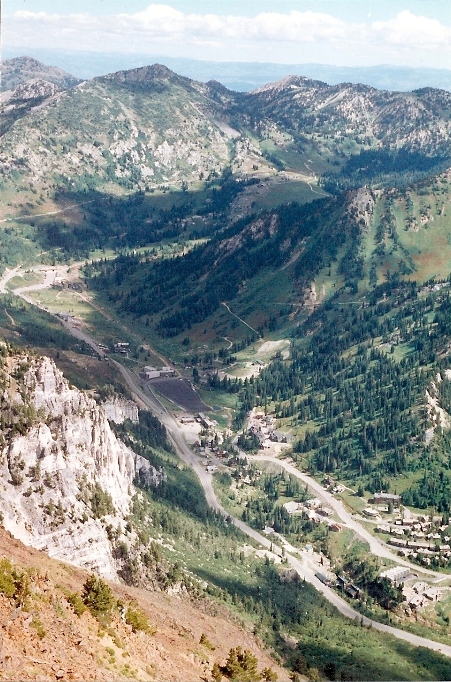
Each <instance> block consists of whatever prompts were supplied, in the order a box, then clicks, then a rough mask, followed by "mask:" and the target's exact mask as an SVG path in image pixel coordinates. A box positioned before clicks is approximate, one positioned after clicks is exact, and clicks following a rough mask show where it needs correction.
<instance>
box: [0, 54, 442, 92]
mask: <svg viewBox="0 0 451 682" xmlns="http://www.w3.org/2000/svg"><path fill="white" fill-rule="evenodd" d="M28 52H29V48H17V49H15V50H14V51H13V50H8V49H4V50H3V58H4V59H9V58H11V57H18V56H21V55H22V54H26V53H28ZM32 52H33V57H35V58H36V59H39V60H42V61H44V62H46V63H51V64H58V65H59V66H60V67H61V68H63V69H66V70H67V71H69V72H70V73H74V74H75V75H76V76H77V77H78V78H82V79H90V78H94V77H95V76H101V75H103V74H105V73H109V72H112V71H118V70H119V69H133V68H137V67H140V66H145V65H147V64H150V63H153V62H161V63H163V64H166V65H167V66H168V67H169V68H170V69H172V70H173V71H176V72H177V73H180V74H181V75H183V76H187V77H188V78H193V79H194V80H199V81H203V82H206V81H209V80H218V81H220V82H221V83H223V85H225V86H226V87H227V88H229V89H230V90H237V91H240V92H249V91H250V90H254V89H256V88H258V87H260V86H261V85H264V84H265V83H268V82H269V81H276V80H280V79H281V78H284V77H285V76H287V75H288V74H297V75H301V76H306V77H307V78H313V79H316V80H321V81H324V82H326V83H328V84H329V85H336V84H337V83H343V82H348V83H364V84H365V85H371V86H372V87H374V88H378V89H379V90H399V91H403V92H407V91H410V90H416V89H418V88H424V87H433V88H440V89H443V90H450V91H451V70H448V69H428V68H412V67H408V66H391V65H388V64H381V65H375V66H366V67H363V66H362V67H358V66H333V65H331V64H310V63H307V64H273V63H265V62H210V61H200V60H196V59H184V58H174V57H167V56H163V55H158V54H121V53H104V52H81V51H80V52H67V51H64V50H56V49H54V50H52V49H43V48H35V49H33V51H32ZM3 89H5V88H4V87H3Z"/></svg>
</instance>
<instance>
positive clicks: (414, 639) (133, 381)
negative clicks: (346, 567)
mask: <svg viewBox="0 0 451 682" xmlns="http://www.w3.org/2000/svg"><path fill="white" fill-rule="evenodd" d="M67 329H68V331H70V332H71V333H72V334H74V336H77V338H80V336H78V333H80V332H81V330H79V329H76V328H74V327H73V326H68V327H67ZM82 334H83V340H85V341H86V343H89V344H90V345H91V346H92V347H93V348H94V347H95V348H97V349H98V344H97V343H96V341H95V339H93V338H92V337H90V336H89V335H88V334H85V333H84V332H82ZM99 350H100V349H98V351H97V352H99ZM99 355H100V352H99ZM112 362H113V363H114V365H115V366H116V367H117V369H118V370H119V371H120V373H121V374H122V376H123V377H124V379H125V380H126V382H127V384H128V386H129V387H130V388H131V390H132V391H133V393H134V394H135V395H136V397H137V398H138V400H139V402H140V403H141V404H142V405H144V406H146V407H149V408H150V409H151V410H152V411H153V412H154V414H155V415H156V416H158V417H159V419H161V421H162V422H163V423H164V425H165V426H166V427H167V430H168V436H169V438H170V440H171V442H172V443H173V445H174V447H175V449H176V451H177V453H178V455H179V456H180V458H181V459H182V460H183V461H184V462H185V463H186V464H188V465H189V466H190V467H192V468H193V470H194V471H195V472H196V474H197V476H198V477H199V480H200V483H201V485H202V487H203V489H204V492H205V496H206V499H207V502H208V504H209V505H210V507H211V508H212V509H215V510H216V511H217V512H219V513H220V514H223V515H224V516H225V517H227V518H229V519H230V520H231V522H232V523H234V525H235V526H236V527H237V528H239V529H240V530H241V531H243V533H245V534H246V535H247V536H248V537H251V538H253V539H254V540H255V541H256V542H258V543H259V544H260V545H262V546H263V547H266V548H267V549H271V548H272V550H273V552H277V553H278V554H281V551H280V550H279V549H278V548H277V547H274V546H273V544H272V543H271V541H270V540H269V539H268V538H267V537H265V536H263V535H261V533H259V532H258V531H256V530H254V529H253V528H251V527H250V526H248V525H247V524H246V523H244V521H242V520H241V519H238V518H235V517H231V516H230V515H229V514H228V513H227V512H226V510H225V509H224V508H223V507H222V506H221V505H220V504H219V502H218V500H217V498H216V495H215V492H214V490H213V484H212V476H211V474H209V473H207V472H206V471H205V469H204V467H203V466H202V465H201V463H200V462H199V461H198V459H197V458H196V457H195V455H194V454H193V452H192V451H191V449H190V448H189V447H188V445H187V443H186V441H185V440H184V438H183V434H182V432H181V430H180V427H179V425H178V424H177V422H176V421H175V419H174V418H173V417H172V415H170V414H169V413H168V412H167V410H166V409H165V407H164V406H163V405H162V404H161V402H160V401H159V400H158V398H157V397H156V396H155V395H154V394H152V393H150V392H145V391H143V390H142V388H141V386H140V381H139V378H138V377H137V376H136V375H135V374H134V373H133V372H131V371H130V370H129V369H128V368H127V367H124V366H123V365H121V364H120V363H119V362H117V361H116V360H113V361H112ZM147 390H148V391H150V389H148V388H147ZM274 459H275V458H274ZM275 462H276V463H278V464H282V462H280V461H279V460H276V459H275ZM284 464H287V463H284ZM288 466H292V465H288ZM293 470H294V471H295V472H296V473H297V474H300V473H301V472H299V471H298V470H297V469H295V468H294V467H293ZM295 475H296V474H295ZM303 476H304V474H303ZM307 478H309V477H307ZM306 482H308V483H309V485H310V482H312V484H316V486H317V488H316V489H317V490H318V492H319V490H320V491H321V494H323V493H325V492H326V491H324V489H323V488H322V487H321V486H320V485H319V484H318V483H316V481H310V479H309V480H308V481H306ZM312 488H313V489H315V486H314V485H312ZM332 500H333V501H334V502H337V500H335V498H332ZM331 506H332V505H331ZM334 508H335V506H334ZM339 511H340V513H341V512H343V511H344V510H342V509H340V510H339ZM337 513H338V512H337ZM346 514H347V512H345V515H346ZM349 519H350V520H351V521H352V522H353V523H354V524H356V526H357V530H356V532H358V533H359V534H360V535H362V531H364V529H362V528H361V526H359V524H357V523H356V522H355V521H354V520H353V519H352V518H351V516H350V515H349ZM364 532H365V533H366V532H367V531H364ZM368 535H369V534H368ZM370 537H371V538H372V536H370ZM372 539H374V538H372ZM285 557H286V560H287V562H288V564H289V565H290V566H292V568H293V569H294V570H295V571H296V572H297V573H298V575H299V576H300V577H301V578H302V579H305V580H306V581H307V582H309V583H310V584H311V585H313V586H314V587H315V588H316V589H317V590H318V592H321V594H323V596H324V597H325V598H326V599H327V600H328V601H329V602H330V603H331V604H333V605H334V606H335V607H336V608H337V610H338V611H339V612H340V613H341V614H342V615H343V616H345V617H346V618H350V619H352V620H355V619H358V620H359V621H360V622H362V624H363V625H371V626H372V627H373V628H374V629H375V630H379V631H381V632H385V633H387V634H390V635H393V636H394V637H397V638H398V639H402V640H404V641H406V642H409V643H410V644H412V645H414V646H422V647H425V648H427V649H431V650H433V651H437V652H441V653H442V654H444V655H445V656H448V657H450V658H451V646H450V645H446V644H441V643H439V642H433V641H432V640H429V639H426V638H424V637H418V636H417V635H412V634H411V633H409V632H405V631H404V630H399V629H398V628H394V627H391V626H390V625H385V624H383V623H378V622H377V621H374V620H370V619H369V618H366V617H365V616H362V615H361V614H360V613H358V611H355V610H354V609H353V608H352V607H351V606H350V605H349V604H348V603H347V602H346V601H344V599H342V598H341V597H340V596H339V595H338V594H336V592H334V591H333V590H332V589H331V588H330V587H328V586H327V585H324V584H323V583H322V582H321V581H320V580H318V578H316V576H315V574H314V571H313V570H312V569H311V568H309V567H308V566H307V565H305V563H304V561H302V560H301V559H299V558H297V557H295V556H293V554H291V553H290V552H285Z"/></svg>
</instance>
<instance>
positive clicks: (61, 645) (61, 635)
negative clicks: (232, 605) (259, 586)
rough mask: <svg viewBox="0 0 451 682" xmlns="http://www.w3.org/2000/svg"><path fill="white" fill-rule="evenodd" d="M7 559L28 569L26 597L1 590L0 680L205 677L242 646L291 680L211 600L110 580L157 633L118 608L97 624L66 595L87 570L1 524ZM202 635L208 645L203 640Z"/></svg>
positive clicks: (175, 681) (172, 681) (173, 681)
mask: <svg viewBox="0 0 451 682" xmlns="http://www.w3.org/2000/svg"><path fill="white" fill-rule="evenodd" d="M4 557H6V558H8V559H9V560H10V561H11V562H12V563H13V565H14V566H16V567H17V569H18V570H19V571H25V572H27V573H28V574H29V576H30V596H28V597H27V598H26V599H25V602H24V605H23V606H22V607H20V606H19V607H18V606H17V602H15V601H14V599H9V598H7V597H6V596H5V595H3V594H0V626H1V627H0V679H4V680H17V679H21V680H42V681H44V680H45V681H47V680H125V679H136V680H161V681H164V682H166V681H168V682H180V681H182V680H183V681H184V682H190V681H191V680H193V681H194V680H204V679H207V680H209V679H211V674H210V671H211V668H212V665H213V663H214V662H215V661H218V662H220V663H223V662H224V660H225V658H226V656H227V653H228V651H229V649H230V647H236V646H238V645H240V646H242V647H243V648H248V649H250V650H251V651H252V652H253V653H254V654H256V655H257V657H258V659H259V668H260V669H262V668H264V667H266V666H270V667H272V668H273V669H274V670H275V671H277V674H278V675H279V680H282V681H283V680H285V681H287V680H288V675H287V674H286V671H284V670H282V669H280V668H279V667H278V666H277V665H276V664H275V663H274V661H273V660H272V659H271V658H270V656H269V655H268V653H267V652H265V651H263V649H262V647H261V646H260V644H259V643H258V642H257V640H256V639H255V638H254V637H253V636H252V635H251V634H250V633H249V632H246V631H245V630H243V629H242V628H241V627H240V625H239V624H238V623H236V622H234V620H233V617H232V616H231V614H230V613H229V612H227V610H226V609H225V608H223V607H221V606H217V605H216V604H214V603H213V602H208V601H205V600H201V601H192V600H190V599H189V598H188V597H187V596H183V595H182V596H176V595H174V596H169V595H167V594H165V593H161V592H154V593H150V592H146V591H144V590H138V589H133V588H129V587H125V586H120V585H117V584H111V587H112V589H113V591H114V595H115V597H116V598H117V599H120V600H121V601H122V602H123V603H124V604H126V605H127V604H128V603H130V602H135V603H137V604H138V605H139V608H140V609H141V610H142V611H143V612H144V613H145V614H146V616H147V617H148V620H149V623H150V624H151V625H152V626H154V628H155V629H156V631H155V634H147V633H145V632H142V631H140V632H135V633H134V632H133V631H132V628H131V626H130V625H127V624H126V623H125V622H124V621H123V620H122V618H121V615H120V613H119V611H117V613H115V614H114V615H113V617H112V619H111V622H110V624H109V625H104V626H103V627H102V626H100V624H99V622H98V621H97V620H96V619H95V618H94V617H93V616H92V615H91V614H90V612H89V611H85V612H84V613H83V614H82V615H81V616H80V617H79V616H77V615H76V614H75V613H74V611H73V609H72V607H71V606H70V605H69V603H68V601H67V599H66V595H67V594H68V593H69V592H72V593H73V592H78V593H80V592H81V591H82V587H83V584H84V582H85V580H86V577H87V575H88V574H87V573H85V572H83V571H81V570H79V569H77V568H74V567H73V566H69V565H67V564H63V563H60V562H57V561H54V560H52V559H49V558H48V557H47V556H46V555H45V554H43V553H42V552H39V551H37V550H34V549H30V548H28V547H25V546H24V545H23V544H22V543H21V542H19V541H18V540H16V539H14V538H13V537H12V536H11V535H10V534H9V533H8V532H6V531H5V530H3V529H0V561H1V560H2V559H3V558H4ZM0 565H1V564H0ZM0 573H1V569H0ZM0 579H1V576H0ZM203 633H204V634H205V635H206V637H207V639H208V641H209V642H210V643H211V645H212V646H211V647H209V646H205V645H202V644H200V638H201V635H202V634H203ZM213 647H214V649H213Z"/></svg>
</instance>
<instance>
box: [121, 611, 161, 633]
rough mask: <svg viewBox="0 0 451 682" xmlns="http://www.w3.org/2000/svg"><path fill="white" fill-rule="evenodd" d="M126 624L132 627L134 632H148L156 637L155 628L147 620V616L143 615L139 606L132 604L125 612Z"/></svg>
mask: <svg viewBox="0 0 451 682" xmlns="http://www.w3.org/2000/svg"><path fill="white" fill-rule="evenodd" d="M125 622H126V623H127V625H131V626H132V630H133V632H138V630H142V631H143V632H147V634H148V635H154V634H155V632H156V628H155V626H151V625H150V624H149V621H148V620H147V616H146V614H145V613H143V612H142V611H141V610H140V609H139V608H138V607H137V606H134V605H133V606H132V605H131V604H130V605H129V607H128V608H127V611H126V612H125Z"/></svg>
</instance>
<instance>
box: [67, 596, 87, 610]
mask: <svg viewBox="0 0 451 682" xmlns="http://www.w3.org/2000/svg"><path fill="white" fill-rule="evenodd" d="M67 601H68V602H69V604H70V605H71V606H72V608H73V610H74V613H75V614H76V615H77V616H81V615H82V614H83V613H84V612H85V611H86V606H85V604H84V603H83V599H82V598H81V597H80V595H79V594H78V593H77V592H71V593H70V594H68V596H67Z"/></svg>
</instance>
